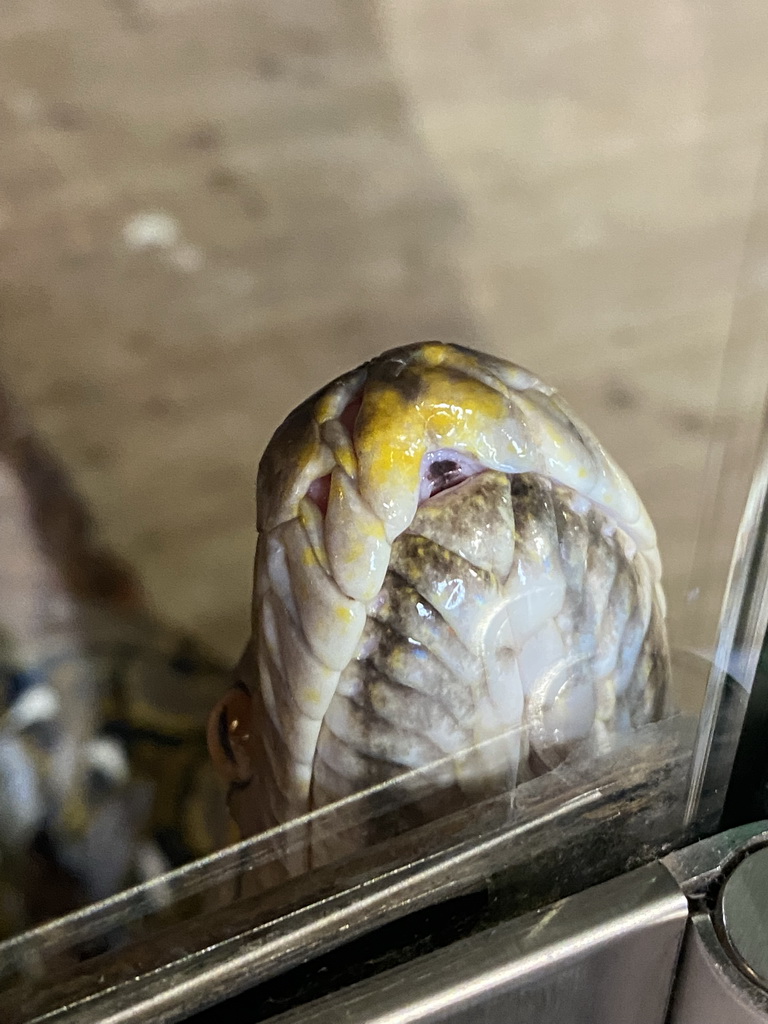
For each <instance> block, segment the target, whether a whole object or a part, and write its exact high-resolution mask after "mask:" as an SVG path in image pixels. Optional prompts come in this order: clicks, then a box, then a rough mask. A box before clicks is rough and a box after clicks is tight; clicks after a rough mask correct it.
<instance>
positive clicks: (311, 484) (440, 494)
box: [212, 343, 668, 834]
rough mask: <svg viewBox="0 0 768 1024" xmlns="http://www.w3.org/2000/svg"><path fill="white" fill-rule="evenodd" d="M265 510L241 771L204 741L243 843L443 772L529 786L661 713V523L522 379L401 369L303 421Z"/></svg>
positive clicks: (291, 425)
mask: <svg viewBox="0 0 768 1024" xmlns="http://www.w3.org/2000/svg"><path fill="white" fill-rule="evenodd" d="M258 501H259V516H258V521H259V530H260V536H259V542H258V546H257V562H256V573H255V584H254V604H253V628H254V639H253V645H252V658H251V665H250V668H249V669H248V670H247V671H248V679H249V681H250V683H251V689H252V693H253V700H254V703H253V707H252V726H251V728H252V732H251V733H249V739H248V742H245V741H242V742H241V741H240V739H239V738H238V742H241V747H240V748H239V752H238V753H237V755H236V756H234V760H233V757H230V756H229V755H228V752H227V749H226V743H225V742H223V739H222V733H221V722H220V721H218V722H217V723H215V727H214V728H213V733H212V735H213V740H214V746H216V744H217V743H218V748H219V753H218V755H217V758H218V760H217V764H218V765H219V767H220V770H223V771H224V772H225V774H226V772H229V775H230V776H232V773H233V764H234V765H235V767H236V768H237V771H238V772H239V774H237V776H236V781H238V783H245V781H246V779H248V780H250V781H249V782H247V786H248V794H251V797H252V798H250V797H249V799H250V803H248V801H247V800H246V798H245V797H246V795H247V794H245V792H244V793H243V794H242V796H243V799H242V801H241V805H242V807H243V808H244V809H243V810H242V811H241V812H240V813H238V815H237V816H238V817H239V818H240V823H241V827H243V830H244V832H245V833H246V834H249V833H253V832H255V831H259V830H260V829H263V828H267V827H269V826H271V825H273V824H278V823H280V822H283V821H287V820H289V818H291V817H294V816H296V815H298V814H302V813H304V812H306V811H307V810H310V809H312V808H313V807H318V806H321V805H322V804H324V803H328V802H331V801H332V800H335V799H338V798H339V797H340V796H344V795H347V794H349V793H351V792H354V791H356V790H359V789H363V788H365V786H367V785H371V784H373V783H375V782H380V781H383V780H385V779H386V778H390V777H391V776H392V775H394V774H397V773H398V772H401V771H403V770H404V769H408V768H413V767H419V766H424V765H425V764H429V763H432V762H433V761H436V760H439V759H440V758H444V757H445V756H448V757H450V758H453V768H452V771H453V773H454V774H453V777H454V780H455V782H456V783H457V784H458V785H459V787H460V788H464V789H465V790H468V789H469V788H472V787H473V786H478V785H479V786H481V787H482V786H483V785H484V784H485V782H487V781H488V780H489V779H490V778H491V777H492V776H494V775H498V772H499V770H500V767H501V766H506V771H507V776H506V777H507V782H508V784H511V785H514V781H515V777H517V778H518V779H519V780H520V781H522V780H524V779H525V778H528V777H530V776H531V775H532V774H536V773H537V772H539V771H542V770H545V769H548V768H551V767H552V765H553V764H555V763H557V762H558V761H559V760H560V759H562V757H564V756H566V754H567V752H568V751H569V750H570V749H571V748H572V747H573V745H574V744H575V743H578V742H580V741H581V740H583V739H584V738H585V737H586V736H587V735H590V733H591V731H594V729H597V728H598V727H599V729H602V730H603V732H611V731H612V730H613V731H617V730H621V729H624V728H625V727H628V726H627V723H629V722H630V721H632V722H634V723H635V724H637V723H640V724H642V722H643V721H647V720H649V718H651V717H653V716H657V715H658V714H659V708H660V706H661V704H662V703H663V700H662V698H661V697H660V696H659V694H662V695H663V692H664V690H665V688H666V684H667V676H668V665H667V654H666V638H665V633H664V624H663V617H664V601H663V594H662V591H661V586H660V563H659V559H658V551H657V549H656V540H655V533H654V531H653V527H652V525H651V522H650V520H649V518H648V516H647V513H646V512H645V510H644V508H643V506H642V504H641V502H640V499H639V498H638V496H637V494H636V493H635V491H634V489H633V488H632V486H631V484H630V483H629V481H628V479H627V478H626V476H625V475H624V474H623V473H622V472H621V470H619V469H618V467H616V466H615V464H614V463H613V462H612V461H611V460H610V458H609V457H608V456H607V455H606V453H605V452H604V450H603V449H602V447H601V446H600V444H599V443H598V442H597V440H596V439H595V438H594V437H593V436H592V435H591V433H590V432H589V431H588V430H587V428H586V427H584V426H583V425H581V424H580V423H578V422H577V421H576V419H575V418H574V417H573V415H572V414H571V413H570V411H569V410H568V409H567V407H566V406H565V405H564V403H563V402H562V401H561V400H560V398H559V396H557V394H556V393H555V392H554V391H553V389H551V388H549V387H548V386H547V385H544V384H542V383H541V382H540V381H538V380H537V379H536V378H535V377H534V376H532V375H531V374H529V373H528V372H527V371H524V370H521V369H520V368H518V367H514V366H512V365H511V364H508V363H505V362H503V361H502V360H498V359H495V358H493V357H490V356H488V357H486V356H482V355H480V354H478V353H474V352H471V351H470V350H468V349H461V348H457V347H454V346H447V345H440V344H439V343H426V344H423V345H415V346H409V347H406V348H403V349H397V350H394V351H393V352H390V353H385V354H384V355H383V356H381V357H379V358H378V359H376V360H372V361H371V362H370V363H368V364H366V365H365V366H364V367H361V368H360V369H359V370H356V371H353V372H352V373H350V374H346V375H345V376H344V377H342V378H339V380H337V381H335V382H333V383H332V384H331V385H329V386H328V388H326V389H325V390H324V391H323V392H321V393H319V394H318V395H315V396H313V397H312V398H311V399H309V400H308V401H307V402H305V403H304V404H303V405H302V406H300V407H299V409H298V410H296V411H295V412H294V413H292V414H291V415H290V416H289V417H288V419H287V420H286V421H285V423H284V424H283V425H282V427H280V428H279V430H278V431H277V432H276V434H275V437H274V438H273V440H272V441H271V442H270V444H269V446H268V447H267V450H266V452H265V455H264V458H263V459H262V463H261V465H260V468H259V482H258ZM446 715H447V716H448V717H447V718H446V717H445V716H446ZM633 716H634V717H633ZM451 722H453V723H454V724H453V725H451V724H450V723H451ZM229 736H230V734H229V733H228V732H227V733H226V737H229ZM497 741H498V742H497ZM230 746H231V747H232V754H233V755H235V747H234V744H233V742H232V739H231V737H230ZM222 750H223V752H224V753H223V755H222V753H221V751H222ZM238 758H239V759H240V760H238ZM215 759H216V758H215ZM518 769H519V771H518ZM249 772H250V774H249ZM449 774H450V772H449ZM256 790H258V795H256V796H253V794H254V793H256ZM246 804H247V807H246ZM363 831H364V830H363Z"/></svg>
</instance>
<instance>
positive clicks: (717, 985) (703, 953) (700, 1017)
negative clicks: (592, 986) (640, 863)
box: [662, 821, 768, 1024]
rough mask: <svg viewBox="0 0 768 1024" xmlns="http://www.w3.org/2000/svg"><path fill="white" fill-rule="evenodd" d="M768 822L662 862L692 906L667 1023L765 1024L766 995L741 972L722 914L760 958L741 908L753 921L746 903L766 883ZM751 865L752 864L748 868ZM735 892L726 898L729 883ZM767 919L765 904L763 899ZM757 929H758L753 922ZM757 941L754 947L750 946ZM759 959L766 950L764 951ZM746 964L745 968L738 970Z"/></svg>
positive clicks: (767, 1011)
mask: <svg viewBox="0 0 768 1024" xmlns="http://www.w3.org/2000/svg"><path fill="white" fill-rule="evenodd" d="M767 844H768V823H767V822H765V821H763V822H757V823H755V824H751V825H743V826H741V827H739V828H734V829H730V830H729V831H727V832H722V833H721V834H720V835H717V836H713V837H712V838H711V839H705V840H702V841H701V842H699V843H695V844H694V845H693V846H689V847H687V848H686V849H684V850H680V851H678V852H676V853H672V854H669V855H668V856H667V857H665V858H664V860H663V862H662V863H664V864H665V865H666V867H667V868H668V869H669V870H670V872H671V874H672V875H673V876H674V877H675V879H676V880H677V882H678V884H679V885H680V887H681V889H682V890H683V892H684V893H685V895H686V897H687V899H688V901H689V905H690V907H691V918H690V921H689V923H688V926H687V928H686V934H685V941H684V943H683V950H682V953H681V957H680V964H679V968H678V973H677V977H676V980H675V987H674V990H673V994H672V1001H671V1006H670V1015H669V1021H668V1024H747V1022H750V1024H754V1022H758V1021H761V1022H762V1024H765V1022H766V1021H768V993H765V992H763V991H762V990H761V989H760V988H759V987H758V986H757V985H756V984H754V981H753V980H750V978H749V977H748V976H747V975H748V973H749V972H748V971H746V972H745V971H744V970H740V969H739V967H738V966H737V962H736V961H737V957H736V956H734V951H733V949H732V948H731V949H729V948H727V947H728V946H729V945H730V944H729V942H728V937H727V932H726V928H725V921H724V915H723V909H724V908H725V909H726V914H725V916H726V917H730V918H731V928H732V929H734V934H737V935H738V936H739V938H740V939H741V941H742V943H744V953H745V954H747V955H750V956H754V955H755V953H756V951H757V954H758V958H759V955H760V950H759V935H758V934H757V933H756V932H755V931H754V929H750V928H749V926H748V924H747V923H746V921H745V920H744V918H743V917H742V920H741V922H740V923H737V921H738V918H739V915H740V914H741V915H743V914H744V912H745V910H747V911H748V912H749V918H750V920H752V921H754V917H753V914H752V912H751V911H752V910H754V909H757V908H755V907H753V908H751V909H750V908H749V900H750V899H751V897H752V896H755V895H756V894H757V893H759V886H760V881H761V879H760V876H761V875H763V879H762V881H763V882H765V875H764V872H765V869H766V868H767V867H768V864H767V863H766V855H767V854H768V845H767ZM750 861H752V862H754V863H755V864H756V865H757V867H756V868H752V869H747V873H746V874H745V875H743V874H742V872H743V871H744V869H745V867H746V865H748V864H749V863H750ZM734 881H735V882H736V887H735V888H734V889H733V890H732V891H731V893H730V896H729V897H728V898H727V899H726V896H727V894H728V891H729V887H730V886H731V884H732V883H733V882H734ZM763 914H764V915H765V914H768V901H765V900H764V902H763ZM758 928H759V924H758ZM755 941H757V943H758V945H757V946H756V945H755ZM762 953H763V958H764V955H765V951H764V950H763V951H762ZM744 966H745V964H744V963H742V967H744Z"/></svg>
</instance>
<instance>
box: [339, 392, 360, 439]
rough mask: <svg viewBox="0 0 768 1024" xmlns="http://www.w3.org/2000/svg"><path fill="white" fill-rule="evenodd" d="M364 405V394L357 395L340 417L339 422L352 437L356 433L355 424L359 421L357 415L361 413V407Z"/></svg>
mask: <svg viewBox="0 0 768 1024" xmlns="http://www.w3.org/2000/svg"><path fill="white" fill-rule="evenodd" d="M362 404H363V396H362V394H360V395H356V396H355V398H353V399H351V400H350V401H349V402H348V403H347V405H346V407H345V409H344V411H343V412H342V414H341V416H339V422H340V423H341V425H342V426H343V427H344V428H345V429H346V431H347V433H348V434H349V436H350V437H352V436H353V434H354V432H355V423H356V421H357V414H358V413H359V412H360V406H361V405H362Z"/></svg>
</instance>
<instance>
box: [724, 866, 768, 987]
mask: <svg viewBox="0 0 768 1024" xmlns="http://www.w3.org/2000/svg"><path fill="white" fill-rule="evenodd" d="M718 917H719V921H720V924H721V925H722V929H723V933H724V936H725V938H726V940H727V942H728V944H729V946H730V950H731V953H732V955H733V956H734V958H735V959H736V962H737V964H738V965H739V966H740V967H741V968H742V970H743V971H744V972H745V973H746V974H747V975H748V976H749V977H750V978H752V980H754V981H756V982H758V983H759V984H761V985H762V986H763V988H765V989H766V990H768V847H766V848H763V849H762V850H756V851H755V852H754V853H752V854H750V855H749V856H748V857H746V858H745V859H744V860H743V861H742V862H741V864H739V865H738V867H736V868H735V869H734V871H733V873H732V874H731V876H730V877H729V878H728V880H727V881H726V883H725V886H724V887H723V892H722V896H721V899H720V906H719V914H718Z"/></svg>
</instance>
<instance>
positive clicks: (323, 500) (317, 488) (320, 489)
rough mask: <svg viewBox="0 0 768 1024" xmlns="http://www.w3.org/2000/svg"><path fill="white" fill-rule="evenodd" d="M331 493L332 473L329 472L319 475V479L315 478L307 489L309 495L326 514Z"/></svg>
mask: <svg viewBox="0 0 768 1024" xmlns="http://www.w3.org/2000/svg"><path fill="white" fill-rule="evenodd" d="M330 493H331V474H330V473H327V474H326V475H325V476H321V477H318V479H317V480H313V481H312V483H311V484H310V485H309V490H308V491H307V497H308V498H309V499H310V500H311V501H314V503H315V504H316V505H317V507H318V508H319V509H320V511H321V512H322V513H323V515H325V513H326V512H327V511H328V497H329V495H330Z"/></svg>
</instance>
